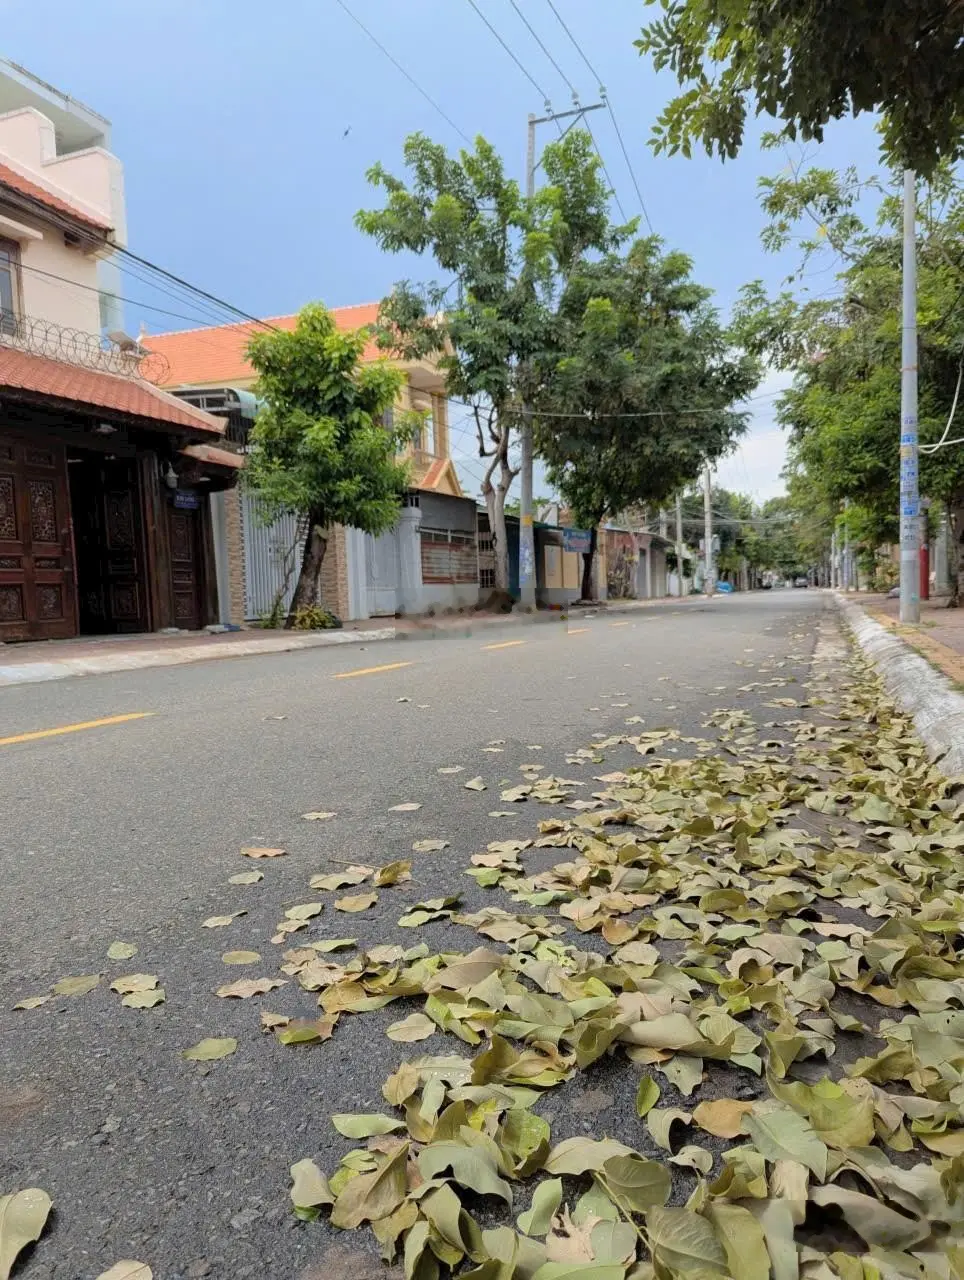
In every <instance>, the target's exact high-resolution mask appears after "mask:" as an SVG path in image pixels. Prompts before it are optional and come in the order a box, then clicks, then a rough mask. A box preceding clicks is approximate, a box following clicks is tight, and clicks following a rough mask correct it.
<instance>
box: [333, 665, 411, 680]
mask: <svg viewBox="0 0 964 1280" xmlns="http://www.w3.org/2000/svg"><path fill="white" fill-rule="evenodd" d="M414 665H415V664H414V663H412V662H386V663H385V665H384V666H383V667H359V668H358V670H357V671H338V672H336V674H335V679H336V680H350V679H351V678H352V676H374V675H377V674H378V672H379V671H399V670H400V669H401V668H402V667H411V666H414Z"/></svg>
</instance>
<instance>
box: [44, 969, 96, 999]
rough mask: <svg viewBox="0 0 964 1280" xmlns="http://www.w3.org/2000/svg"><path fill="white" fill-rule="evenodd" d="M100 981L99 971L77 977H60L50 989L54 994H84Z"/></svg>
mask: <svg viewBox="0 0 964 1280" xmlns="http://www.w3.org/2000/svg"><path fill="white" fill-rule="evenodd" d="M99 983H100V974H99V973H88V974H84V975H83V976H82V977H78V978H61V979H60V981H59V982H55V983H54V985H53V987H52V991H53V994H54V995H55V996H84V995H86V994H87V992H88V991H93V989H94V987H96V986H98V985H99Z"/></svg>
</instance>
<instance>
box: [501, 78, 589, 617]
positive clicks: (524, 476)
mask: <svg viewBox="0 0 964 1280" xmlns="http://www.w3.org/2000/svg"><path fill="white" fill-rule="evenodd" d="M546 105H547V106H548V103H547V104H546ZM605 105H606V104H605V103H604V102H597V103H594V104H593V105H592V106H590V107H576V108H575V109H574V110H572V111H553V112H550V113H549V114H548V115H545V116H535V115H532V114H531V113H530V115H529V133H528V138H527V145H526V196H528V197H529V199H531V198H532V197H533V196H534V195H535V193H536V169H537V168H538V165H537V164H536V125H537V124H550V123H552V122H553V121H555V120H565V119H567V118H568V117H569V116H582V115H585V113H586V112H587V111H601V110H602V108H603V107H604V106H605ZM520 434H521V445H522V461H521V464H520V467H521V470H520V472H519V604H520V606H521V608H523V609H528V610H533V609H535V607H536V541H535V534H534V532H533V528H532V418H531V416H530V415H529V414H528V413H526V414H525V415H524V416H523V419H522V431H521V433H520Z"/></svg>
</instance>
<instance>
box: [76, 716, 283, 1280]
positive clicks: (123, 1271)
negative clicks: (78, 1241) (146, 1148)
mask: <svg viewBox="0 0 964 1280" xmlns="http://www.w3.org/2000/svg"><path fill="white" fill-rule="evenodd" d="M283 718H284V717H281V719H283ZM97 1280H154V1272H153V1271H152V1270H151V1269H150V1267H149V1266H148V1265H147V1263H146V1262H133V1261H131V1259H130V1258H124V1259H122V1260H121V1261H120V1262H115V1263H114V1265H113V1266H112V1267H110V1268H109V1269H108V1270H107V1271H102V1272H101V1273H100V1275H99V1276H98V1277H97Z"/></svg>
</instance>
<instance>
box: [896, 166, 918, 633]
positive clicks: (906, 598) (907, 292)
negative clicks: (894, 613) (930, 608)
mask: <svg viewBox="0 0 964 1280" xmlns="http://www.w3.org/2000/svg"><path fill="white" fill-rule="evenodd" d="M916 205H917V184H916V174H915V173H914V171H913V169H905V170H904V286H903V295H904V296H903V326H902V328H903V337H902V343H901V370H900V620H901V622H903V623H905V624H907V623H909V624H911V625H914V624H916V623H918V622H920V490H919V487H918V470H917V467H918V451H917V446H918V432H917V243H916V234H917V225H916V224H917V209H916Z"/></svg>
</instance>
